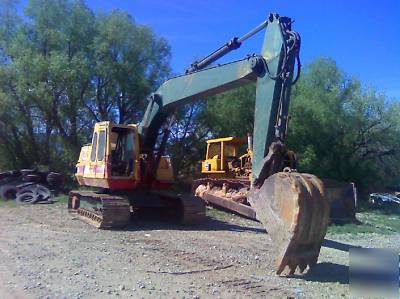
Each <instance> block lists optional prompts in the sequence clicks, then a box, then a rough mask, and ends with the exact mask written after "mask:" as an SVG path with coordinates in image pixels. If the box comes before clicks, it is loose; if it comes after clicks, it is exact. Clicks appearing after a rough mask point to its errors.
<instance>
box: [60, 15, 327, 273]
mask: <svg viewBox="0 0 400 299" xmlns="http://www.w3.org/2000/svg"><path fill="white" fill-rule="evenodd" d="M291 27H292V20H291V19H290V18H288V17H284V16H280V15H278V14H276V13H271V14H269V16H268V17H267V18H266V20H265V21H264V22H262V23H261V24H260V25H258V26H257V27H255V28H254V29H252V30H251V31H249V32H248V33H246V34H245V35H243V36H242V37H239V38H238V37H235V38H232V39H231V40H229V41H228V42H227V43H225V44H224V45H222V46H221V47H220V48H218V49H217V50H215V51H214V52H212V53H211V54H209V55H208V56H206V57H205V58H203V59H201V60H198V61H195V62H194V63H192V64H191V66H190V67H189V68H188V69H187V70H186V72H185V73H184V74H182V75H180V76H177V77H174V78H171V79H168V80H167V81H165V82H164V83H163V84H162V85H161V86H160V87H159V88H158V89H157V90H156V91H155V92H154V93H152V94H151V95H150V96H149V97H148V101H149V102H148V106H147V108H146V111H145V113H144V116H143V119H142V121H141V122H140V123H139V124H128V125H122V124H114V123H112V122H109V121H104V122H100V123H97V124H96V125H95V128H94V133H93V138H92V142H91V144H88V145H85V146H83V147H82V149H81V153H80V157H79V160H78V163H77V170H76V178H77V180H78V182H79V184H80V185H84V186H91V187H97V188H98V191H80V190H76V191H71V192H70V194H69V200H68V209H69V211H70V212H71V213H74V214H75V215H76V216H77V217H78V218H80V219H82V220H84V221H86V222H88V223H90V224H92V225H94V226H96V227H98V228H103V229H110V228H115V227H122V226H125V225H127V224H128V223H129V221H130V219H131V217H134V215H135V213H136V212H137V211H140V209H142V208H146V209H148V208H151V209H161V210H162V211H164V212H165V213H163V214H162V215H163V217H167V219H173V220H176V221H180V222H181V223H183V224H195V223H200V222H202V221H204V219H205V203H204V200H202V199H201V198H200V196H196V195H195V194H191V195H176V194H174V193H173V192H171V186H172V184H173V175H172V166H171V162H170V160H169V157H168V156H166V155H165V148H166V144H167V141H168V134H169V131H170V127H171V124H172V123H173V121H174V117H175V111H176V110H177V109H178V108H179V107H182V106H183V105H188V104H191V103H194V102H195V101H199V100H202V99H208V98H210V97H211V96H213V95H216V94H218V93H222V92H225V91H228V90H231V89H234V88H237V87H240V86H243V85H246V84H250V83H255V85H256V100H255V117H254V119H255V120H254V132H253V134H252V142H253V145H252V148H251V151H252V157H251V163H250V164H248V165H247V167H248V168H251V179H250V180H249V186H248V187H247V189H246V192H245V197H246V200H247V201H248V202H249V203H250V205H251V207H252V208H253V209H254V210H255V212H256V216H257V219H258V220H259V221H260V222H261V223H262V224H263V226H264V227H265V229H266V231H267V232H268V234H269V235H270V237H271V239H272V241H273V242H272V244H273V245H272V246H274V248H273V250H274V252H275V253H276V267H277V268H276V273H277V274H278V275H279V274H281V273H282V272H283V271H284V270H285V269H286V268H287V267H288V268H289V274H293V273H295V271H296V270H297V269H299V270H300V271H301V272H303V271H304V270H305V269H306V268H307V267H312V266H313V265H315V264H316V262H317V259H318V255H319V251H320V248H321V244H322V241H323V239H324V236H325V234H326V229H327V225H328V217H329V203H328V202H327V199H326V198H325V196H324V186H323V184H322V182H321V181H320V180H319V179H318V178H317V177H316V176H314V175H312V174H306V173H298V172H296V171H295V170H293V169H292V168H290V167H287V166H286V164H287V162H285V161H287V156H288V153H289V152H288V149H287V148H286V146H285V143H284V141H285V137H286V131H287V126H288V108H289V101H290V91H291V86H292V85H293V84H294V83H295V82H296V81H297V78H298V76H299V75H300V66H301V65H300V59H299V52H300V36H299V34H298V33H297V32H295V31H293V30H292V28H291ZM262 30H264V31H265V33H264V39H263V45H262V49H261V53H260V54H258V55H256V54H252V55H248V56H246V57H245V58H244V59H241V60H237V61H232V62H229V63H223V64H218V63H216V62H217V60H219V59H220V58H222V57H223V56H225V55H226V54H228V53H229V52H231V51H233V50H235V49H238V48H239V47H240V46H241V45H242V44H243V43H244V42H245V41H246V40H247V39H249V38H250V37H252V36H253V35H255V34H256V33H258V32H260V31H262ZM296 61H297V72H296V68H295V66H296ZM295 73H296V74H295ZM211 99H212V97H211ZM226 104H227V105H229V103H226ZM217 160H218V158H217ZM221 163H225V161H222V162H221ZM289 166H290V165H289ZM238 185H239V186H240V184H238ZM204 192H205V193H206V192H207V190H205V191H204ZM203 195H204V194H203Z"/></svg>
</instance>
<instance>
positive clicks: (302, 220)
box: [248, 172, 329, 275]
mask: <svg viewBox="0 0 400 299" xmlns="http://www.w3.org/2000/svg"><path fill="white" fill-rule="evenodd" d="M248 200H249V202H250V204H251V206H252V207H253V208H254V209H255V211H256V215H257V218H258V220H259V221H260V222H261V223H262V224H263V225H264V227H265V228H266V230H267V232H268V233H269V235H270V236H271V239H272V240H273V243H274V246H276V248H275V250H277V251H276V252H277V256H278V258H277V271H276V272H277V274H281V273H282V272H283V271H284V270H285V268H286V266H288V267H289V274H290V275H291V274H293V273H294V272H295V271H296V269H297V267H299V269H300V271H301V272H303V271H304V270H305V269H306V268H307V266H309V267H312V266H313V265H315V264H316V262H317V259H318V255H319V251H320V249H321V244H322V241H323V239H324V237H325V234H326V230H327V226H328V221H329V202H328V201H327V199H326V198H325V196H324V187H323V184H322V182H321V181H320V180H319V179H318V178H317V177H316V176H314V175H311V174H305V173H296V172H279V173H276V174H274V175H272V176H270V177H269V178H267V179H266V180H265V181H264V183H263V185H262V186H261V187H260V188H259V189H257V188H254V189H253V190H251V191H250V192H249V195H248Z"/></svg>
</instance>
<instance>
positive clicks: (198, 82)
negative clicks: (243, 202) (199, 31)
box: [139, 14, 300, 180]
mask: <svg viewBox="0 0 400 299" xmlns="http://www.w3.org/2000/svg"><path fill="white" fill-rule="evenodd" d="M291 23H292V21H291V19H289V18H287V17H280V16H279V15H277V14H271V15H270V16H269V17H268V19H267V20H265V21H264V22H263V23H262V24H260V25H259V26H257V27H256V28H254V29H253V30H252V31H250V32H249V33H247V34H246V35H244V36H243V37H241V38H233V39H232V40H230V41H229V42H228V43H226V44H225V45H224V46H222V47H221V48H219V49H217V50H216V51H214V52H213V53H212V54H210V55H209V56H207V57H206V58H204V59H203V60H201V61H199V62H195V63H193V64H192V65H191V67H190V68H189V69H188V70H187V71H186V74H184V75H181V76H178V77H175V78H172V79H169V80H167V81H166V82H164V83H163V84H162V85H161V86H160V88H158V90H157V91H156V92H155V93H153V94H152V95H150V97H149V104H148V106H147V109H146V112H145V115H144V118H143V120H142V122H141V124H140V126H139V133H140V134H141V135H142V136H143V140H144V146H143V148H144V151H145V152H147V153H152V151H153V150H154V145H155V143H156V139H157V137H158V133H159V130H160V128H161V126H162V125H163V124H164V122H165V120H166V118H167V117H168V116H169V115H170V114H171V113H173V112H174V111H175V109H177V108H178V107H181V106H183V105H185V104H188V103H192V102H194V101H196V100H200V99H204V98H206V97H209V96H212V95H216V94H218V93H222V92H225V91H228V90H230V89H234V88H237V87H239V86H243V85H245V84H248V83H250V82H256V85H257V89H256V107H255V123H254V149H253V151H254V154H253V178H254V179H255V180H257V178H258V177H259V176H260V174H261V172H262V171H263V164H265V163H263V160H264V157H265V156H266V155H267V154H268V151H269V147H270V146H271V144H272V143H273V142H274V141H278V140H279V141H282V142H283V141H284V139H285V137H286V136H285V135H286V127H287V119H288V118H287V114H288V107H289V101H290V88H291V85H292V79H293V73H294V65H295V59H296V57H297V58H298V57H299V51H300V37H299V35H298V34H297V33H296V32H294V31H292V30H291ZM264 28H266V30H265V36H264V43H263V46H262V51H261V54H260V55H252V56H248V57H247V58H245V59H243V60H239V61H235V62H231V63H227V64H222V65H217V66H214V67H210V68H205V67H207V66H209V65H210V64H211V63H213V62H215V61H216V60H217V59H219V58H221V57H222V56H223V55H226V54H227V53H229V52H230V51H232V50H234V49H237V48H238V47H240V45H241V43H242V42H243V41H244V40H246V39H248V38H249V37H251V36H252V35H254V34H255V33H257V32H259V31H260V30H262V29H264ZM227 104H228V105H229V103H227ZM264 172H265V169H264Z"/></svg>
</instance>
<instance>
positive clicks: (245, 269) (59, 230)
mask: <svg viewBox="0 0 400 299" xmlns="http://www.w3.org/2000/svg"><path fill="white" fill-rule="evenodd" d="M207 212H208V219H207V221H206V223H204V224H202V225H201V226H196V227H182V226H178V225H173V224H165V223H162V222H159V221H157V220H154V219H141V220H136V221H133V223H132V225H130V227H128V228H127V229H125V230H119V231H108V230H98V229H96V228H93V227H91V226H89V225H88V224H86V223H83V222H81V221H79V220H77V219H75V218H73V216H72V215H70V214H68V213H67V211H66V207H65V203H57V204H54V205H35V206H17V207H13V206H1V207H0V227H1V229H0V260H1V263H0V298H108V297H117V296H119V297H121V298H125V297H133V298H210V297H212V298H248V297H251V298H274V297H277V298H291V297H294V298H311V297H312V298H321V297H327V298H329V297H331V298H340V297H342V296H343V297H348V296H349V277H348V256H349V254H348V250H349V248H350V247H351V246H364V247H390V248H395V247H398V246H399V244H400V234H399V233H393V234H389V235H379V234H376V233H370V234H357V235H356V236H354V235H350V234H329V233H328V235H327V237H326V240H325V243H324V246H323V248H322V250H321V255H320V259H319V263H318V264H317V266H316V267H315V268H313V269H312V270H311V271H309V272H308V273H307V274H305V275H294V276H291V277H279V276H276V275H275V274H274V261H273V257H274V253H273V252H271V249H270V247H271V239H270V238H269V236H268V234H266V233H265V231H264V230H263V228H262V227H261V225H260V224H259V223H257V222H253V221H250V220H246V219H243V218H240V217H238V216H234V215H231V214H229V213H224V212H220V211H216V210H214V209H208V211H207Z"/></svg>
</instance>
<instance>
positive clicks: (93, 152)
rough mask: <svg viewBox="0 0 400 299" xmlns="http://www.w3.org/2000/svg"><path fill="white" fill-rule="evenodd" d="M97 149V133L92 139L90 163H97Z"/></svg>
mask: <svg viewBox="0 0 400 299" xmlns="http://www.w3.org/2000/svg"><path fill="white" fill-rule="evenodd" d="M96 149H97V132H94V134H93V139H92V151H91V152H90V161H92V162H94V161H96Z"/></svg>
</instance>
